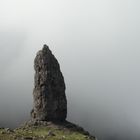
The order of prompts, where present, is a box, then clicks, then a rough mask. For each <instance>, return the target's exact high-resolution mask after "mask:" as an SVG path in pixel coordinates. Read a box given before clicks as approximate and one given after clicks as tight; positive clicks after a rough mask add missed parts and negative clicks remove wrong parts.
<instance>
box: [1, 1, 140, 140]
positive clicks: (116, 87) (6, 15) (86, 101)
mask: <svg viewBox="0 0 140 140" xmlns="http://www.w3.org/2000/svg"><path fill="white" fill-rule="evenodd" d="M139 5H140V1H139V0H117V1H116V0H70V1H66V0H61V1H58V0H41V1H40V0H36V1H35V0H24V1H20V0H13V1H10V0H1V1H0V25H1V26H0V50H1V51H0V69H1V72H0V77H1V78H0V126H4V127H16V126H18V125H19V124H21V123H23V122H24V121H26V120H29V119H30V110H31V109H32V90H33V84H34V83H33V82H34V69H33V61H34V57H35V55H36V52H37V51H38V50H39V49H41V48H42V46H43V44H47V45H49V47H50V49H51V50H52V52H53V54H54V55H55V56H56V58H57V59H58V61H59V63H60V66H61V71H62V72H63V75H64V78H65V82H66V88H67V90H66V94H67V99H68V118H67V119H68V120H69V121H72V122H74V123H76V124H79V125H81V126H83V127H84V128H85V129H87V130H88V131H89V132H90V133H91V134H93V135H95V136H97V138H98V140H125V139H127V140H139V139H140V134H139V132H140V120H139V118H140V111H139V106H140V86H139V85H140V55H139V54H140V47H139V46H140V39H139V37H140V16H139V14H140V9H139Z"/></svg>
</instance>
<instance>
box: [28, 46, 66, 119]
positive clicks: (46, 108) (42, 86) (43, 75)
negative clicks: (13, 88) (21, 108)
mask: <svg viewBox="0 0 140 140" xmlns="http://www.w3.org/2000/svg"><path fill="white" fill-rule="evenodd" d="M34 69H35V77H34V80H35V82H34V91H33V99H34V107H33V110H32V111H31V117H32V119H35V120H41V121H64V120H65V119H66V116H67V100H66V95H65V82H64V78H63V75H62V73H61V71H60V66H59V63H58V61H57V59H56V58H55V56H54V55H53V54H52V52H51V50H50V49H49V47H48V46H47V45H44V46H43V48H42V50H40V51H39V52H38V53H37V56H36V58H35V60H34Z"/></svg>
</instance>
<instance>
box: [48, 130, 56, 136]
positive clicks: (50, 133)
mask: <svg viewBox="0 0 140 140" xmlns="http://www.w3.org/2000/svg"><path fill="white" fill-rule="evenodd" d="M48 136H56V135H55V134H54V133H53V132H52V131H51V130H50V131H49V132H48Z"/></svg>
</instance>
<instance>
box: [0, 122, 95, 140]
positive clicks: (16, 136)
mask: <svg viewBox="0 0 140 140" xmlns="http://www.w3.org/2000/svg"><path fill="white" fill-rule="evenodd" d="M0 140H96V139H95V137H94V136H91V135H90V134H89V133H88V132H87V131H85V130H84V129H83V128H81V127H79V126H77V125H75V124H72V123H70V122H67V121H65V122H63V123H52V122H46V121H44V122H43V121H39V122H37V121H36V122H31V121H29V122H27V123H25V124H24V125H22V126H20V127H19V128H16V129H14V130H12V129H9V128H1V129H0Z"/></svg>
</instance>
